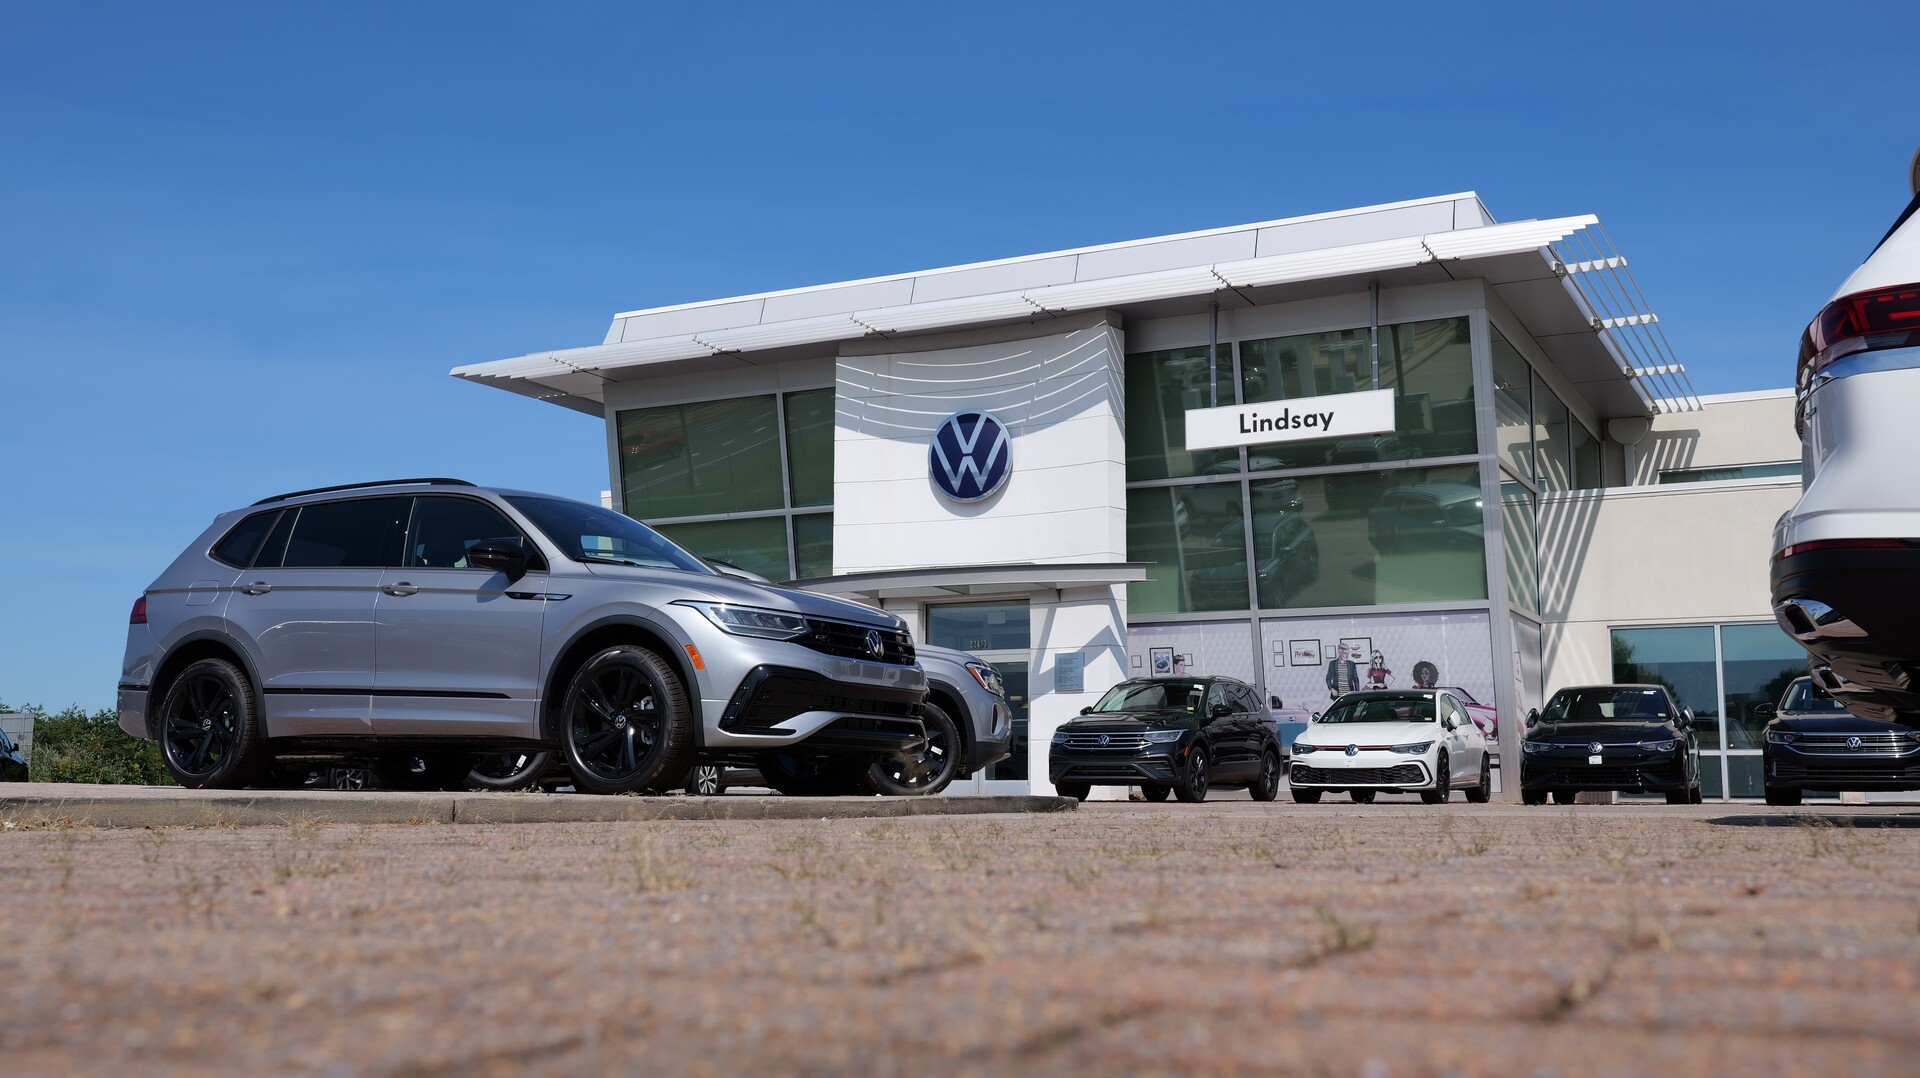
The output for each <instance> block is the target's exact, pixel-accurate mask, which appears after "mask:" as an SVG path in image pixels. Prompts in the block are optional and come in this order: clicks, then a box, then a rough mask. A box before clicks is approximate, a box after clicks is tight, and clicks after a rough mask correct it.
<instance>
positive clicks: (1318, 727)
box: [1293, 722, 1447, 748]
mask: <svg viewBox="0 0 1920 1078" xmlns="http://www.w3.org/2000/svg"><path fill="white" fill-rule="evenodd" d="M1446 733H1447V731H1446V730H1445V729H1444V728H1442V727H1441V725H1440V724H1439V723H1437V722H1316V723H1314V724H1313V725H1312V726H1309V727H1307V728H1306V729H1305V730H1302V731H1300V736H1299V737H1296V738H1294V739H1293V741H1294V744H1296V745H1301V744H1305V745H1314V746H1321V745H1324V746H1327V747H1329V748H1344V747H1346V746H1348V745H1411V744H1413V743H1414V742H1416V741H1433V740H1436V739H1438V738H1441V737H1444V736H1445V735H1446Z"/></svg>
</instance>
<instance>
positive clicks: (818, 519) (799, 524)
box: [793, 513, 833, 579]
mask: <svg viewBox="0 0 1920 1078" xmlns="http://www.w3.org/2000/svg"><path fill="white" fill-rule="evenodd" d="M793 561H794V567H795V569H796V570H797V574H798V575H797V576H796V579H806V578H807V577H815V576H832V575H833V514H832V513H808V514H806V515H805V516H797V517H794V518H793Z"/></svg>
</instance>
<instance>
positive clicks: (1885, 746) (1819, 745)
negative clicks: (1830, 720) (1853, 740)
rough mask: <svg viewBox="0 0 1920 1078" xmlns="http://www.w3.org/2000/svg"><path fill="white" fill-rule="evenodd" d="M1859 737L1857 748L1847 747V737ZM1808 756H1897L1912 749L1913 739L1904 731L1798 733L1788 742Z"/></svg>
mask: <svg viewBox="0 0 1920 1078" xmlns="http://www.w3.org/2000/svg"><path fill="white" fill-rule="evenodd" d="M1849 737H1857V738H1859V739H1860V747H1859V748H1857V749H1856V748H1848V747H1847V739H1848V738H1849ZM1788 744H1789V745H1790V746H1791V747H1792V748H1794V749H1796V750H1798V751H1800V752H1804V753H1806V754H1807V755H1809V756H1828V755H1832V756H1875V757H1887V756H1899V755H1901V754H1903V753H1906V752H1910V751H1912V750H1913V749H1914V744H1913V740H1912V739H1911V738H1909V737H1907V735H1906V734H1904V733H1884V734H1798V735H1795V737H1794V739H1793V740H1792V741H1791V742H1789V743H1788Z"/></svg>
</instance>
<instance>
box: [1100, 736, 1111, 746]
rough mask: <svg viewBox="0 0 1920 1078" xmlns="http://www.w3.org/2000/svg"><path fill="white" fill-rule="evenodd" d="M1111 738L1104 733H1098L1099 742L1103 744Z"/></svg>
mask: <svg viewBox="0 0 1920 1078" xmlns="http://www.w3.org/2000/svg"><path fill="white" fill-rule="evenodd" d="M1112 740H1113V738H1111V737H1109V736H1107V735H1106V734H1101V735H1100V743H1101V744H1102V745H1105V744H1107V743H1108V742H1110V741H1112Z"/></svg>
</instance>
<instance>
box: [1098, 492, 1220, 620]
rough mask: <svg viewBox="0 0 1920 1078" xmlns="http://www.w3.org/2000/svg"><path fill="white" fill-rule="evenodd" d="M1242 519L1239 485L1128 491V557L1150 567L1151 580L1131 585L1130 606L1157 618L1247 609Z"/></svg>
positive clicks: (1148, 569)
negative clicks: (1167, 614)
mask: <svg viewBox="0 0 1920 1078" xmlns="http://www.w3.org/2000/svg"><path fill="white" fill-rule="evenodd" d="M1240 514H1241V508H1240V484H1239V483H1237V482H1228V483H1203V484H1199V485H1196V486H1188V487H1161V488H1158V489H1152V490H1130V491H1128V492H1127V552H1128V553H1127V556H1128V559H1129V560H1132V561H1144V562H1150V563H1151V564H1150V565H1149V566H1148V568H1147V579H1146V580H1144V581H1141V582H1139V583H1136V584H1129V585H1127V588H1128V592H1127V595H1128V600H1127V601H1128V604H1129V607H1130V608H1131V609H1138V610H1141V611H1143V612H1152V613H1159V612H1165V611H1177V610H1182V611H1183V610H1245V609H1247V553H1246V533H1245V531H1244V525H1243V524H1242V522H1241V518H1240ZM1135 602H1139V603H1143V604H1145V605H1143V606H1138V607H1135V606H1133V605H1132V604H1134V603H1135Z"/></svg>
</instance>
